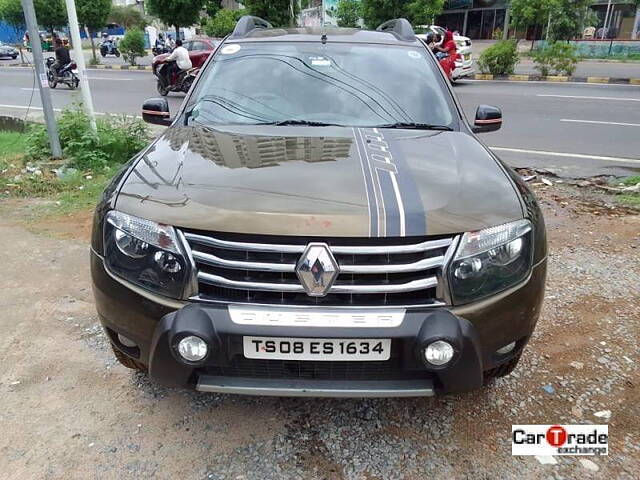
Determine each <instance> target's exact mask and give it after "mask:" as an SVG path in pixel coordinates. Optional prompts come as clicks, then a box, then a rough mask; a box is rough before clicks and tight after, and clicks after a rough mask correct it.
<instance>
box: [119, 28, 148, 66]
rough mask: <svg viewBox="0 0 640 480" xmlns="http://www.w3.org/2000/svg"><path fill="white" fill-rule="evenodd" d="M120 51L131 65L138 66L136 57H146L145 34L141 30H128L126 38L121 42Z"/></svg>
mask: <svg viewBox="0 0 640 480" xmlns="http://www.w3.org/2000/svg"><path fill="white" fill-rule="evenodd" d="M120 51H121V52H122V56H123V57H124V58H125V60H127V61H128V62H129V63H130V64H131V65H135V64H136V57H144V56H145V55H146V53H147V52H146V51H145V49H144V33H143V32H142V30H140V29H139V28H131V29H129V30H127V33H125V35H124V38H123V39H122V40H121V41H120Z"/></svg>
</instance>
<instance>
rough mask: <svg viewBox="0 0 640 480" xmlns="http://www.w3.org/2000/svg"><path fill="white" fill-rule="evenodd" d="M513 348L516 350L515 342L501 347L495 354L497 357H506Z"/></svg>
mask: <svg viewBox="0 0 640 480" xmlns="http://www.w3.org/2000/svg"><path fill="white" fill-rule="evenodd" d="M514 348H516V342H511V343H509V344H508V345H505V346H504V347H501V348H499V349H498V350H496V353H497V354H498V355H506V354H507V353H509V352H510V351H511V350H513V349H514Z"/></svg>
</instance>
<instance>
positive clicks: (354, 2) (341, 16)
mask: <svg viewBox="0 0 640 480" xmlns="http://www.w3.org/2000/svg"><path fill="white" fill-rule="evenodd" d="M361 12H362V3H361V2H360V0H340V2H338V12H337V13H336V17H337V19H338V26H339V27H347V28H355V27H357V26H358V21H359V20H360V17H361V16H362V13H361Z"/></svg>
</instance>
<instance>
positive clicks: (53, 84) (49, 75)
mask: <svg viewBox="0 0 640 480" xmlns="http://www.w3.org/2000/svg"><path fill="white" fill-rule="evenodd" d="M47 80H48V82H49V88H56V87H57V86H58V82H56V80H55V79H54V78H53V73H51V72H49V73H47Z"/></svg>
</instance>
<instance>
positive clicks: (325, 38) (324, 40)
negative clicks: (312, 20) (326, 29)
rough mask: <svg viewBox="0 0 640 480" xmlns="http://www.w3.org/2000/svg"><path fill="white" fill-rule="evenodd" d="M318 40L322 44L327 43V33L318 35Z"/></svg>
mask: <svg viewBox="0 0 640 480" xmlns="http://www.w3.org/2000/svg"><path fill="white" fill-rule="evenodd" d="M320 41H321V42H322V44H323V45H324V44H326V43H327V34H326V33H323V34H322V36H321V37H320Z"/></svg>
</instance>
